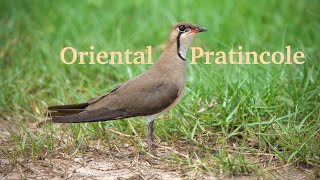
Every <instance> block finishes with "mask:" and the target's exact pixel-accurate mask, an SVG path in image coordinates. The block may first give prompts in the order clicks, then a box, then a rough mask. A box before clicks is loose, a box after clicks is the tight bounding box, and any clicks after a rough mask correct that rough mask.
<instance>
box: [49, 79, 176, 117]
mask: <svg viewBox="0 0 320 180" xmlns="http://www.w3.org/2000/svg"><path fill="white" fill-rule="evenodd" d="M179 92H180V91H179V89H178V87H177V86H176V85H175V84H174V83H170V82H167V81H166V80H165V79H148V77H144V78H141V79H140V78H139V79H137V80H133V81H129V82H128V83H125V84H123V85H121V86H120V87H118V88H116V89H114V90H113V91H111V92H110V93H108V94H106V95H104V96H102V97H99V98H97V99H95V101H91V102H90V105H89V106H88V107H87V108H86V109H85V111H83V112H81V113H79V114H73V115H70V116H62V117H55V118H53V121H54V122H94V121H105V120H114V119H122V118H128V117H135V116H147V115H152V114H157V113H159V112H161V111H163V110H164V109H166V108H167V107H169V106H170V105H171V104H172V103H173V102H174V101H175V100H176V99H177V97H178V96H179Z"/></svg>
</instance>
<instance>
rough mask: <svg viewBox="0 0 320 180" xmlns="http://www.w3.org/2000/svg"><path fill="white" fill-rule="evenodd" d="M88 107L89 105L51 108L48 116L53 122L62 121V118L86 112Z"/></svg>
mask: <svg viewBox="0 0 320 180" xmlns="http://www.w3.org/2000/svg"><path fill="white" fill-rule="evenodd" d="M88 106H89V103H81V104H69V105H61V106H50V107H48V110H49V113H48V115H49V117H51V118H52V121H53V122H56V121H57V120H58V119H61V117H64V116H70V115H74V114H79V113H81V112H83V111H85V109H86V107H88Z"/></svg>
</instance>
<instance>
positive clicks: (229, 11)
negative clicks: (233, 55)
mask: <svg viewBox="0 0 320 180" xmlns="http://www.w3.org/2000/svg"><path fill="white" fill-rule="evenodd" d="M319 8H320V3H319V2H318V1H317V0H311V1H298V2H297V1H290V0H285V1H275V0H274V1H267V0H266V1H259V2H254V3H252V2H251V3H249V2H248V1H239V2H234V1H217V2H198V1H197V2H192V1H184V2H176V1H167V2H163V1H161V2H158V1H150V2H143V1H139V0H137V1H131V2H123V1H113V2H109V3H107V2H104V1H91V0H88V1H83V2H81V3H79V2H78V1H68V2H65V1H55V2H46V3H42V2H41V1H33V2H28V3H27V2H19V3H18V2H11V1H1V3H0V17H1V18H0V25H1V27H0V67H1V70H0V80H1V81H0V116H2V117H3V118H4V119H6V120H9V121H12V122H14V123H16V124H17V125H18V126H20V127H22V130H23V131H22V133H15V132H13V131H11V139H12V146H11V147H10V149H8V148H7V147H5V146H3V147H0V149H1V151H2V152H3V154H5V155H6V156H7V157H9V159H10V160H12V162H13V163H14V162H15V161H16V160H17V158H18V157H22V158H28V157H32V159H34V160H35V159H38V158H39V157H48V156H50V154H52V153H55V152H57V151H63V152H68V153H71V154H72V153H73V152H77V151H82V150H83V148H85V147H87V146H90V145H91V144H92V143H93V141H92V140H97V139H100V140H101V141H102V143H103V145H104V146H105V147H107V148H110V149H112V148H114V147H115V146H120V148H121V146H123V144H124V143H127V142H130V143H131V144H133V145H134V146H135V147H136V150H137V151H145V150H144V146H143V145H142V141H143V140H144V138H145V134H146V129H145V128H146V126H145V122H144V120H143V119H142V118H133V119H131V120H129V121H126V120H124V121H114V122H102V123H91V124H82V125H79V124H77V125H69V126H68V127H64V128H61V127H59V126H53V125H52V124H50V123H49V124H45V125H44V126H41V127H40V128H38V129H36V130H33V131H31V130H30V129H29V128H28V125H29V124H30V123H34V122H38V121H40V120H41V119H43V118H44V117H43V114H44V113H45V111H46V107H47V106H48V105H56V104H66V103H76V102H83V101H86V100H88V99H90V98H92V97H94V96H96V95H99V94H102V93H104V92H106V91H108V90H110V89H112V87H114V86H116V85H118V84H120V83H122V82H124V81H126V80H127V79H129V78H131V77H133V76H136V75H138V74H140V73H142V72H144V71H145V70H147V69H148V68H149V66H148V65H98V64H96V65H78V64H73V65H65V64H63V63H62V62H61V61H60V57H59V55H60V51H61V49H62V48H64V47H66V46H72V47H75V48H76V49H77V50H79V51H89V47H90V46H91V45H93V46H94V47H95V52H99V51H115V50H119V51H125V50H126V49H131V50H132V51H136V50H140V49H144V48H145V47H146V46H148V45H152V46H153V49H154V51H153V59H154V60H155V59H157V57H158V56H159V54H160V53H161V50H156V49H155V47H156V46H157V45H160V44H164V43H165V42H166V40H167V35H168V31H169V28H170V27H171V25H172V24H174V23H176V22H180V21H189V22H193V23H196V24H199V25H202V26H205V27H206V28H207V29H208V32H207V33H203V34H200V35H199V36H198V37H197V38H196V40H195V41H194V42H193V44H192V46H200V47H202V48H203V49H204V50H205V51H218V50H221V51H225V52H228V51H229V50H230V49H231V48H232V47H237V46H238V45H242V46H243V49H244V51H246V50H253V51H257V52H262V51H271V52H273V51H283V50H284V47H285V46H286V45H290V46H291V48H292V49H293V51H298V50H302V51H303V52H304V53H305V54H306V58H305V61H306V63H305V64H303V65H215V64H212V65H204V64H203V63H201V61H199V62H200V63H199V64H198V65H189V64H188V70H187V71H188V79H187V89H186V92H185V96H184V98H183V100H182V102H181V103H180V104H179V106H178V107H176V108H175V109H174V110H172V111H170V113H167V114H166V115H164V116H162V117H160V118H159V119H158V120H157V121H156V123H155V126H156V127H155V134H156V137H157V139H160V140H161V143H166V144H167V146H168V147H172V148H174V149H177V150H178V151H179V152H181V153H183V154H185V155H187V156H185V157H184V156H179V155H174V154H172V157H171V158H172V160H173V162H174V163H176V164H181V165H183V166H184V167H188V168H190V169H193V170H202V171H212V172H221V171H222V172H225V173H227V174H230V175H237V174H247V173H256V174H260V173H261V172H262V171H261V170H262V168H261V165H260V164H259V163H256V161H257V159H259V157H258V155H257V154H265V155H266V156H267V155H270V156H274V157H275V160H277V161H279V163H280V164H282V165H285V164H289V163H291V164H294V165H296V166H298V167H308V168H319V167H320V158H319V157H320V108H319V106H320V78H319V76H320V68H319V65H320V64H319V60H320V59H319V56H320V53H319V45H320V35H319V32H320V23H319V22H320V16H319V15H318V10H319ZM189 59H190V54H189ZM189 62H190V61H189ZM202 62H204V59H203V61H202ZM213 99H214V100H215V101H216V104H215V105H214V107H213V108H211V109H208V110H206V111H204V112H199V110H200V109H201V108H206V107H208V105H209V103H210V101H212V100H213ZM105 127H108V128H113V129H116V130H117V131H119V132H122V133H124V134H129V135H132V136H131V137H128V138H121V137H120V136H117V135H115V134H114V133H109V132H108V131H106V130H105ZM119 142H120V143H119ZM267 165H268V163H267Z"/></svg>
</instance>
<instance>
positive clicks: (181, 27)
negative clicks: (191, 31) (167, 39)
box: [178, 25, 187, 32]
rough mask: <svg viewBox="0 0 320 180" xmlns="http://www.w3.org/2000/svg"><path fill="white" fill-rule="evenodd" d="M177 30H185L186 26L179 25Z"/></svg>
mask: <svg viewBox="0 0 320 180" xmlns="http://www.w3.org/2000/svg"><path fill="white" fill-rule="evenodd" d="M178 30H179V31H180V32H186V30H187V28H186V26H185V25H181V26H179V27H178Z"/></svg>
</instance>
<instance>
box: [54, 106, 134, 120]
mask: <svg viewBox="0 0 320 180" xmlns="http://www.w3.org/2000/svg"><path fill="white" fill-rule="evenodd" d="M89 105H90V104H89V103H81V104H71V105H62V106H50V107H48V110H49V117H51V119H52V121H53V122H55V123H83V122H97V121H109V120H116V119H123V118H128V117H133V116H138V115H140V114H135V113H130V112H127V111H126V110H122V109H118V110H109V109H108V108H100V109H94V110H86V108H87V107H88V106H89Z"/></svg>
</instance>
